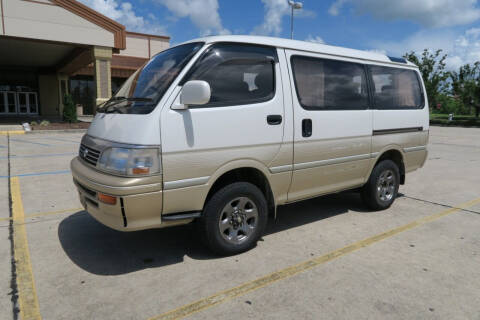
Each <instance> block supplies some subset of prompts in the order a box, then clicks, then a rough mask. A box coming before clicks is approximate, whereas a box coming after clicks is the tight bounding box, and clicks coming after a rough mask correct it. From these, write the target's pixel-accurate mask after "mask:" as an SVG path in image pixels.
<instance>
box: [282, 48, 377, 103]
mask: <svg viewBox="0 0 480 320" xmlns="http://www.w3.org/2000/svg"><path fill="white" fill-rule="evenodd" d="M291 62H292V69H293V76H294V80H295V88H296V90H297V96H298V100H299V102H300V104H301V105H302V107H303V108H304V109H307V110H364V109H367V108H368V87H367V81H366V76H365V69H364V67H363V65H361V64H358V63H352V62H345V61H337V60H328V59H319V58H311V57H304V56H293V57H292V60H291Z"/></svg>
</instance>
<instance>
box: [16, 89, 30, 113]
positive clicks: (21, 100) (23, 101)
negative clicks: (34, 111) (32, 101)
mask: <svg viewBox="0 0 480 320" xmlns="http://www.w3.org/2000/svg"><path fill="white" fill-rule="evenodd" d="M27 97H28V93H26V92H18V93H17V103H18V109H17V110H18V113H20V114H27V113H28V103H27Z"/></svg>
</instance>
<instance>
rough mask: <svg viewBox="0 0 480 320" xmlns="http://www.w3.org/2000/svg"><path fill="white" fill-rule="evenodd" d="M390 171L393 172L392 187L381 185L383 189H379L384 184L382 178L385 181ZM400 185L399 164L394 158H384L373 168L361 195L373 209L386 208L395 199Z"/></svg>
mask: <svg viewBox="0 0 480 320" xmlns="http://www.w3.org/2000/svg"><path fill="white" fill-rule="evenodd" d="M389 173H391V176H392V179H393V180H394V181H393V182H392V183H393V185H392V186H391V187H390V188H388V187H386V186H385V187H381V188H380V190H381V191H379V184H380V185H382V186H383V185H384V184H383V183H382V182H381V181H380V180H382V181H384V180H385V179H384V178H385V177H386V176H387V177H389V176H390V175H389ZM389 183H390V182H388V184H389ZM399 185H400V170H399V169H398V166H397V165H396V164H395V162H393V161H392V160H382V161H380V162H379V163H377V165H376V166H375V168H373V170H372V173H371V174H370V178H369V179H368V181H367V183H366V184H365V185H364V186H363V188H362V193H361V195H362V199H363V202H364V203H365V204H366V205H367V206H368V207H369V208H370V209H372V210H385V209H387V208H389V207H390V206H391V205H392V203H393V202H394V201H395V198H396V197H397V194H398V187H399ZM385 189H387V190H390V192H389V191H385ZM392 189H393V190H392ZM383 191H385V194H382V192H383ZM390 195H391V198H390Z"/></svg>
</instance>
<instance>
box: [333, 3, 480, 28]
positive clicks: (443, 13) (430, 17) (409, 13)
mask: <svg viewBox="0 0 480 320" xmlns="http://www.w3.org/2000/svg"><path fill="white" fill-rule="evenodd" d="M347 3H348V4H351V5H352V6H353V7H354V9H355V12H356V13H358V14H372V15H373V16H374V17H375V18H377V19H381V20H386V21H390V20H411V21H414V22H417V23H419V24H421V25H423V26H427V27H443V26H454V25H463V24H469V23H472V22H474V21H476V20H478V19H480V9H479V8H478V7H477V0H401V1H388V3H387V1H385V0H336V1H335V2H334V3H333V4H332V5H331V6H330V9H329V13H330V14H331V15H334V16H335V15H338V14H339V13H340V10H341V9H342V7H343V6H344V5H345V4H347Z"/></svg>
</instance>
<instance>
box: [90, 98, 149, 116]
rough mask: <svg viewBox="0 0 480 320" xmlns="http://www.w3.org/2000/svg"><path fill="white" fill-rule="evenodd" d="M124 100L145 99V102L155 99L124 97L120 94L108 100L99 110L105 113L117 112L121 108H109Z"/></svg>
mask: <svg viewBox="0 0 480 320" xmlns="http://www.w3.org/2000/svg"><path fill="white" fill-rule="evenodd" d="M124 101H145V102H152V101H153V99H151V98H142V97H123V96H120V97H112V98H111V99H110V100H108V101H107V102H106V103H105V105H104V106H103V107H101V108H99V109H98V111H99V112H105V113H110V112H112V113H113V112H115V111H119V108H118V107H117V108H113V109H111V110H109V109H110V108H111V107H113V106H115V105H117V104H119V103H122V102H124ZM119 113H123V112H119Z"/></svg>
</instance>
